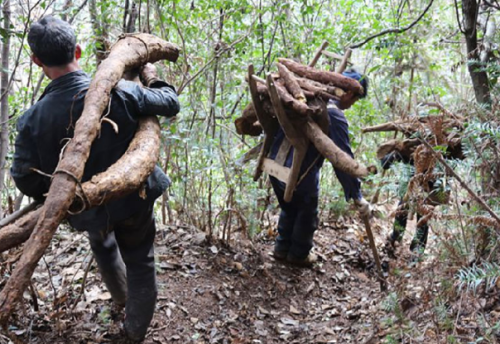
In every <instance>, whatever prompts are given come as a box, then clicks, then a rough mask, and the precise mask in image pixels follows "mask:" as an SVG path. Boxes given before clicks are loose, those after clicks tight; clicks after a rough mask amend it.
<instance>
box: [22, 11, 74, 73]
mask: <svg viewBox="0 0 500 344" xmlns="http://www.w3.org/2000/svg"><path fill="white" fill-rule="evenodd" d="M28 44H29V46H30V48H31V51H32V52H33V55H32V59H33V62H35V63H36V64H37V65H38V66H40V67H49V68H50V67H65V66H67V65H69V64H70V63H72V62H74V61H75V59H78V58H80V56H81V50H80V47H79V46H78V45H77V44H76V35H75V31H74V30H73V28H72V27H71V25H70V24H69V23H67V22H65V21H63V20H61V19H57V18H54V17H52V16H47V17H44V18H42V19H40V20H39V21H37V22H35V23H33V24H32V25H31V28H30V31H29V33H28Z"/></svg>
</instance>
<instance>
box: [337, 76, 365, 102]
mask: <svg viewBox="0 0 500 344" xmlns="http://www.w3.org/2000/svg"><path fill="white" fill-rule="evenodd" d="M342 75H344V76H346V77H348V78H351V79H354V80H356V81H358V82H359V83H360V84H361V86H363V90H364V93H363V94H362V95H355V94H354V93H352V92H347V93H346V94H345V95H344V96H343V97H342V99H341V100H340V104H339V105H340V106H339V107H340V108H341V109H342V110H346V109H349V108H350V107H351V106H352V105H353V104H354V103H356V102H357V101H358V100H359V99H361V98H365V97H366V96H367V95H368V77H367V76H366V75H362V74H360V73H358V72H357V71H355V70H354V69H351V70H346V71H345V72H343V73H342Z"/></svg>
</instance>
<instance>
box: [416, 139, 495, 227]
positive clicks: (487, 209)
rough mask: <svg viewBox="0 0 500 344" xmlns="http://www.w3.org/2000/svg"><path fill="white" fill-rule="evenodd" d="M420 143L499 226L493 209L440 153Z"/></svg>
mask: <svg viewBox="0 0 500 344" xmlns="http://www.w3.org/2000/svg"><path fill="white" fill-rule="evenodd" d="M420 141H421V142H422V143H423V144H424V145H425V146H426V147H427V148H428V149H429V150H430V151H431V152H432V154H433V155H434V157H435V158H436V159H437V160H438V161H439V162H440V163H441V164H442V165H443V166H444V167H445V168H446V171H447V172H448V173H449V174H451V175H452V176H453V177H454V178H455V179H456V180H457V181H458V182H459V183H460V185H461V186H462V187H463V188H464V189H465V190H467V192H468V193H469V195H471V197H472V198H473V199H474V200H475V201H476V202H477V203H479V204H480V205H481V206H482V207H483V209H484V210H486V211H487V212H488V213H489V214H490V215H491V216H492V217H493V218H494V219H495V221H497V223H498V224H500V217H499V216H498V215H497V214H496V213H495V212H494V211H493V209H491V208H490V206H489V205H488V204H487V203H486V202H485V201H484V200H483V199H482V198H481V197H479V195H478V194H476V193H475V192H474V191H473V190H472V189H471V188H470V187H469V185H467V183H465V182H464V181H463V180H462V178H460V176H459V175H458V174H457V173H456V172H455V170H454V169H453V168H451V166H450V165H448V163H447V162H446V161H445V160H444V159H443V156H442V155H441V153H438V152H436V151H435V150H434V149H433V148H432V146H431V145H430V144H429V142H427V141H426V140H423V139H420Z"/></svg>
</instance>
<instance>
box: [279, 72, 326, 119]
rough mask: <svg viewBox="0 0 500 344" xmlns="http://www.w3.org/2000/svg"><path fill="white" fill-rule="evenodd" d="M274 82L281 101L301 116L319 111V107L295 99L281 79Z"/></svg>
mask: <svg viewBox="0 0 500 344" xmlns="http://www.w3.org/2000/svg"><path fill="white" fill-rule="evenodd" d="M274 84H275V86H276V91H277V92H278V94H279V96H280V99H281V101H282V102H283V104H284V105H285V106H286V107H287V108H289V109H290V110H293V111H294V112H296V113H297V114H299V115H301V116H311V115H314V114H315V113H318V112H319V111H320V109H318V108H311V107H310V106H308V105H307V104H306V103H302V102H300V101H298V100H297V99H295V98H294V97H293V96H292V95H291V94H290V93H288V90H287V89H286V87H285V84H284V83H283V81H281V80H279V79H278V80H276V81H275V82H274Z"/></svg>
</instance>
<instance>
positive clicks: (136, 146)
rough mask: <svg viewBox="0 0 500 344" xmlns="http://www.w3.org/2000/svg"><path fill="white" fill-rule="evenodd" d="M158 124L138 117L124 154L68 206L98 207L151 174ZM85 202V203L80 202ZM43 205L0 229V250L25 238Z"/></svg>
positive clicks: (135, 186) (91, 181)
mask: <svg viewBox="0 0 500 344" xmlns="http://www.w3.org/2000/svg"><path fill="white" fill-rule="evenodd" d="M159 147H160V126H159V124H158V119H157V118H156V117H146V118H141V119H140V120H139V127H138V128H137V132H136V134H135V136H134V138H133V140H132V142H131V143H130V145H129V148H128V149H127V151H126V152H125V154H124V155H123V156H122V157H121V158H120V159H119V160H118V161H117V162H116V163H114V164H113V165H111V166H110V167H109V168H108V170H106V171H105V172H102V173H99V174H97V175H95V176H94V177H93V178H92V179H91V180H89V181H88V182H85V183H83V184H82V190H81V196H80V197H77V198H76V200H75V201H74V202H73V204H72V206H71V208H72V209H74V210H81V209H82V207H85V208H86V209H88V208H92V207H95V206H99V205H101V204H104V203H106V202H109V201H111V200H113V199H117V198H120V197H122V196H125V195H127V194H129V193H132V192H134V191H137V190H138V189H139V188H140V187H141V185H142V184H143V183H144V181H145V180H146V178H147V177H148V176H149V175H150V174H151V172H152V171H153V169H154V167H155V163H156V161H157V159H158V156H159V152H160V149H159ZM82 202H83V203H85V204H82ZM41 212H42V208H38V209H36V210H33V211H31V212H30V213H28V214H26V215H24V216H23V217H21V218H20V219H18V220H17V221H15V222H14V223H12V224H10V225H7V226H5V227H3V228H1V229H0V252H4V251H6V250H8V249H11V248H13V247H16V246H18V245H21V244H22V243H23V242H25V241H26V240H28V238H29V236H30V235H31V233H32V232H33V229H34V228H35V225H36V223H37V221H38V218H39V217H40V214H41Z"/></svg>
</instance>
